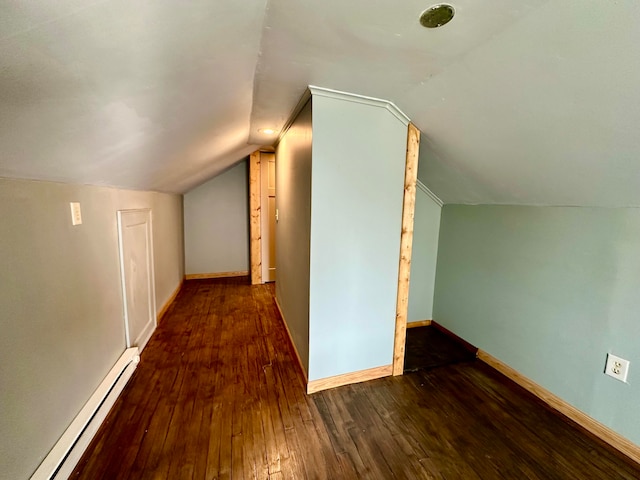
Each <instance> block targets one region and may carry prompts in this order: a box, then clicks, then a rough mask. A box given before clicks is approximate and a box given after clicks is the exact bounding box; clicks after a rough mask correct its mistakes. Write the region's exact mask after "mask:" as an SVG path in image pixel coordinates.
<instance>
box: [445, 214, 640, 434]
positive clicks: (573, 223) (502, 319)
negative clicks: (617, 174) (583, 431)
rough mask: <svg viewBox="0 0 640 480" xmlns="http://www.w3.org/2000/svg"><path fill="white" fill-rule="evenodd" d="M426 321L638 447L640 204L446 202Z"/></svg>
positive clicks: (639, 417) (639, 388)
mask: <svg viewBox="0 0 640 480" xmlns="http://www.w3.org/2000/svg"><path fill="white" fill-rule="evenodd" d="M434 319H435V320H437V321H438V322H439V323H442V324H443V325H444V326H446V327H447V328H449V329H451V330H452V331H453V332H455V333H456V334H458V335H460V336H461V337H462V338H464V339H466V340H468V341H469V342H471V343H472V344H474V345H476V346H478V347H479V348H481V349H483V350H485V351H487V352H488V353H490V354H491V355H493V356H495V357H497V358H499V359H500V360H502V361H504V362H506V363H507V364H508V365H510V366H512V367H513V368H515V369H516V370H518V371H520V372H521V373H523V374H524V375H526V376H527V377H529V378H531V379H532V380H533V381H535V382H537V383H539V384H540V385H542V386H543V387H545V388H547V389H549V390H550V391H552V392H553V393H555V394H556V395H558V396H560V397H561V398H563V399H564V400H566V401H568V402H569V403H571V404H572V405H574V406H576V407H577V408H579V409H580V410H582V411H584V412H585V413H587V414H588V415H590V416H592V417H594V418H595V419H597V420H599V421H601V422H602V423H604V424H606V425H608V426H610V427H612V428H613V429H614V430H616V431H617V432H619V433H621V434H622V435H624V436H626V437H627V438H629V439H630V440H632V441H633V442H635V443H637V444H640V409H639V408H638V401H639V399H640V209H635V208H618V209H606V208H600V209H598V208H570V207H512V206H460V205H446V206H445V207H444V208H443V213H442V222H441V231H440V241H439V253H438V266H437V276H436V288H435V305H434ZM608 352H612V353H614V354H616V355H619V356H621V357H623V358H626V359H627V360H630V361H631V367H630V373H629V383H628V384H624V383H621V382H619V381H617V380H614V379H612V378H610V377H607V376H605V375H604V374H603V373H602V372H603V370H604V365H605V357H606V354H607V353H608Z"/></svg>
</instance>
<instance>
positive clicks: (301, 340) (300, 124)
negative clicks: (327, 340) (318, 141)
mask: <svg viewBox="0 0 640 480" xmlns="http://www.w3.org/2000/svg"><path fill="white" fill-rule="evenodd" d="M311 137H312V132H311V101H309V102H308V103H307V105H306V106H305V108H304V109H302V111H301V112H300V114H299V115H298V117H297V118H296V119H295V121H294V123H293V125H292V126H291V128H290V129H289V130H288V131H287V133H286V134H285V136H284V137H283V138H282V140H281V141H280V143H279V144H278V149H277V151H276V189H277V190H276V191H277V195H276V205H277V208H278V213H279V220H278V223H277V224H276V265H277V272H278V277H277V280H276V297H277V299H278V303H279V304H280V307H281V308H282V312H283V314H284V318H285V320H286V322H287V326H288V327H289V331H290V332H291V336H292V337H293V342H294V344H295V347H296V350H297V351H298V354H299V355H300V359H301V361H302V363H303V366H304V368H305V369H306V371H307V372H308V371H309V244H310V241H311Z"/></svg>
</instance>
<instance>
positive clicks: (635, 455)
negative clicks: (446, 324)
mask: <svg viewBox="0 0 640 480" xmlns="http://www.w3.org/2000/svg"><path fill="white" fill-rule="evenodd" d="M478 359H479V360H481V361H482V362H484V363H486V364H487V365H489V366H490V367H492V368H493V369H495V370H497V371H498V372H500V373H502V374H503V375H504V376H505V377H507V378H509V379H511V380H513V381H514V382H515V383H517V384H518V385H520V386H521V387H523V388H524V389H525V390H527V391H529V392H530V393H532V394H533V395H535V396H536V397H538V398H539V399H540V400H542V401H543V402H544V403H546V404H547V405H549V407H551V408H552V409H554V410H556V411H558V412H560V413H561V414H563V415H564V416H565V417H568V418H569V419H570V420H573V421H574V422H575V423H577V424H578V425H580V426H581V427H582V428H584V429H585V430H587V431H588V432H590V433H591V434H593V435H595V436H596V437H598V438H599V439H600V440H602V441H604V442H606V443H608V444H609V445H611V446H612V447H613V448H615V449H616V450H618V451H619V452H620V453H622V454H623V455H626V456H627V457H629V458H630V459H632V460H633V461H635V462H637V463H640V446H638V445H636V444H635V443H633V442H631V441H630V440H629V439H627V438H625V437H623V436H622V435H620V434H619V433H618V432H615V431H613V430H612V429H611V428H609V427H607V426H606V425H603V424H601V423H600V422H598V421H597V420H595V419H593V418H591V417H590V416H589V415H587V414H586V413H584V412H582V411H580V410H578V409H577V408H576V407H574V406H573V405H571V404H569V403H567V402H566V401H565V400H563V399H561V398H560V397H558V396H557V395H555V394H553V393H551V392H550V391H549V390H547V389H546V388H544V387H542V386H540V385H538V384H537V383H535V382H534V381H533V380H531V379H529V378H528V377H526V376H524V375H523V374H521V373H520V372H518V371H517V370H515V369H514V368H511V367H510V366H509V365H507V364H506V363H504V362H503V361H502V360H498V359H497V358H496V357H494V356H492V355H490V354H489V353H487V352H485V351H483V350H478Z"/></svg>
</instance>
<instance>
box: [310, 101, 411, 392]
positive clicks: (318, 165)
mask: <svg viewBox="0 0 640 480" xmlns="http://www.w3.org/2000/svg"><path fill="white" fill-rule="evenodd" d="M406 139H407V126H406V124H404V123H403V122H402V121H400V120H399V119H398V118H397V117H395V116H394V115H393V114H392V113H391V112H390V111H389V110H387V109H386V108H381V107H380V106H376V105H370V104H365V103H362V102H360V100H359V99H343V98H330V97H325V96H322V95H314V96H313V146H312V150H313V162H312V188H311V266H310V300H309V340H310V346H309V379H310V380H316V379H321V378H326V377H331V376H334V375H341V374H345V373H350V372H355V371H360V370H365V369H369V368H374V367H380V366H387V365H390V364H391V363H392V360H393V339H394V331H395V311H396V293H397V286H398V258H399V253H400V233H401V227H402V199H403V192H404V167H405V157H406Z"/></svg>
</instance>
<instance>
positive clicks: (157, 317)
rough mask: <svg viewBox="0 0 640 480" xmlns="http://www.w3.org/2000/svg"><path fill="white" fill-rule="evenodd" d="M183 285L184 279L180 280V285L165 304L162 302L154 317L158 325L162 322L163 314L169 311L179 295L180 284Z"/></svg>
mask: <svg viewBox="0 0 640 480" xmlns="http://www.w3.org/2000/svg"><path fill="white" fill-rule="evenodd" d="M183 283H184V278H183V279H182V281H181V282H180V284H179V285H178V286H177V287H176V289H175V291H174V292H173V293H172V294H171V296H170V297H169V299H168V300H167V301H166V302H164V305H163V307H162V308H161V309H160V311H159V312H158V314H157V315H156V319H157V323H158V324H160V320H162V317H164V315H165V313H167V311H168V310H169V308H170V307H171V305H173V302H175V300H176V297H177V296H178V294H179V293H180V289H182V284H183Z"/></svg>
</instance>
